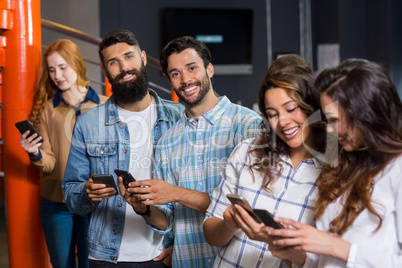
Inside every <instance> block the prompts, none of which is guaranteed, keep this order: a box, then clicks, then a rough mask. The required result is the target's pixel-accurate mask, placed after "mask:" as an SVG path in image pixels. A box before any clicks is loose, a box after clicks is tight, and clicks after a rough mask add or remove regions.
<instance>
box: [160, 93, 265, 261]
mask: <svg viewBox="0 0 402 268" xmlns="http://www.w3.org/2000/svg"><path fill="white" fill-rule="evenodd" d="M260 122H261V117H260V116H259V115H258V114H256V113H255V112H253V111H252V110H250V109H248V108H245V107H242V106H239V105H235V104H232V103H231V102H230V101H229V100H228V98H226V97H222V98H221V100H220V101H219V103H218V104H217V105H216V106H215V107H214V108H213V109H211V110H210V111H209V112H207V113H205V114H204V115H202V116H200V117H199V118H198V121H196V120H194V119H189V118H187V117H186V116H185V115H184V116H183V117H182V118H181V119H180V120H179V121H178V122H176V124H175V125H174V126H173V127H172V128H171V129H170V130H169V131H168V132H167V133H165V135H164V136H163V137H162V138H161V139H160V140H159V142H158V145H157V148H156V152H155V178H158V179H163V180H165V181H167V182H169V183H170V184H172V185H178V186H180V187H184V188H187V189H191V190H195V191H199V192H204V193H208V194H209V195H211V194H212V191H213V190H214V188H215V187H216V186H218V184H219V182H220V179H221V177H220V173H221V171H222V170H223V169H224V167H225V166H226V163H227V159H228V157H229V155H230V153H231V152H232V150H233V149H234V148H235V147H236V145H237V144H239V143H240V142H241V141H243V140H245V139H247V138H253V137H256V136H257V135H258V133H259V132H260V131H259V124H260ZM170 209H171V210H172V211H173V213H174V222H173V229H174V251H173V260H172V261H173V263H172V264H173V267H175V268H179V267H185V268H190V267H191V268H197V267H199V268H206V267H212V265H213V262H214V259H215V256H216V254H217V252H218V248H215V247H211V246H210V245H209V244H207V242H206V241H205V239H204V234H203V229H202V223H203V220H204V218H205V214H203V213H200V212H198V211H195V210H193V209H190V208H188V207H185V206H183V205H181V204H179V203H172V204H170Z"/></svg>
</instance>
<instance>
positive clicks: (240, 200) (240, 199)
mask: <svg viewBox="0 0 402 268" xmlns="http://www.w3.org/2000/svg"><path fill="white" fill-rule="evenodd" d="M226 197H227V198H228V199H229V201H230V202H231V203H232V204H233V205H235V204H238V205H240V206H242V207H243V208H244V209H245V210H246V211H247V212H248V214H250V216H251V217H253V219H254V220H255V221H256V222H258V223H261V220H260V219H259V218H258V216H257V215H256V214H255V213H254V211H253V208H252V207H251V206H250V204H249V203H248V202H247V200H246V199H245V198H244V196H241V195H236V194H227V195H226Z"/></svg>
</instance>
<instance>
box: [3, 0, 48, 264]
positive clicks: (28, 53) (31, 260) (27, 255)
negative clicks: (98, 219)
mask: <svg viewBox="0 0 402 268" xmlns="http://www.w3.org/2000/svg"><path fill="white" fill-rule="evenodd" d="M13 2H15V9H14V10H13V13H12V15H13V16H12V17H13V26H12V29H11V30H8V31H5V32H4V36H5V37H6V42H7V46H6V63H5V67H4V68H3V70H2V76H3V122H2V127H3V137H4V148H3V149H4V154H5V158H4V159H5V160H4V161H5V165H4V168H5V179H6V211H7V213H6V217H7V230H8V246H9V247H8V248H9V256H10V258H9V259H10V267H11V268H19V267H28V268H29V267H38V268H39V267H41V268H42V267H49V266H50V265H49V257H48V253H47V248H46V243H45V239H44V235H43V231H42V227H41V224H40V219H39V205H40V175H39V172H38V170H37V169H36V168H35V167H34V166H33V165H32V164H30V162H29V159H28V155H27V153H26V152H25V151H24V150H23V149H22V148H21V146H20V143H19V139H20V134H19V133H18V131H17V129H16V128H15V126H14V123H15V122H17V121H20V120H23V119H27V117H28V114H29V112H30V110H31V107H32V104H33V95H34V91H33V90H34V83H35V80H36V76H37V70H38V66H39V62H40V58H41V54H42V53H41V22H40V0H13Z"/></svg>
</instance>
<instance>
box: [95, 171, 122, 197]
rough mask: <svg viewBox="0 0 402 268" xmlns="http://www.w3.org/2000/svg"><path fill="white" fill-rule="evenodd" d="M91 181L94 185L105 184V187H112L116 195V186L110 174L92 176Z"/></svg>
mask: <svg viewBox="0 0 402 268" xmlns="http://www.w3.org/2000/svg"><path fill="white" fill-rule="evenodd" d="M92 180H93V181H94V183H96V184H105V185H106V187H113V188H114V189H115V190H116V194H117V193H118V191H117V186H116V183H115V181H114V179H113V176H112V175H110V174H103V175H92Z"/></svg>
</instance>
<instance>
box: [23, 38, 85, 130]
mask: <svg viewBox="0 0 402 268" xmlns="http://www.w3.org/2000/svg"><path fill="white" fill-rule="evenodd" d="M54 52H58V53H59V54H60V56H62V57H63V58H64V59H65V60H66V62H67V63H68V65H69V66H70V67H71V68H72V69H73V70H74V71H75V72H76V73H77V84H78V86H82V87H86V88H88V87H89V79H88V78H87V75H86V72H87V68H86V66H85V62H84V59H83V58H82V55H81V52H80V49H79V48H78V46H77V45H76V44H75V43H74V42H72V41H70V40H67V39H60V40H56V41H54V42H53V43H51V44H50V45H49V46H48V47H47V48H46V50H45V52H44V53H43V56H42V64H41V66H40V71H39V77H38V79H37V82H36V85H35V89H36V92H35V101H34V105H33V107H32V111H31V114H30V116H29V120H31V122H32V123H33V125H34V126H35V127H36V128H39V126H40V116H41V114H42V112H43V111H44V109H45V105H46V102H47V100H48V99H50V98H52V97H53V96H54V94H56V92H57V91H58V90H59V89H58V87H57V86H56V85H55V84H54V83H53V81H52V80H51V79H50V77H49V68H48V65H47V58H48V57H49V55H51V54H52V53H54Z"/></svg>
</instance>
